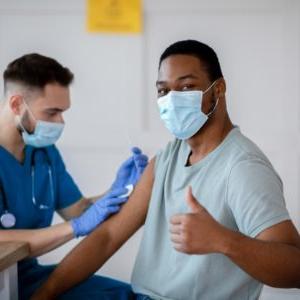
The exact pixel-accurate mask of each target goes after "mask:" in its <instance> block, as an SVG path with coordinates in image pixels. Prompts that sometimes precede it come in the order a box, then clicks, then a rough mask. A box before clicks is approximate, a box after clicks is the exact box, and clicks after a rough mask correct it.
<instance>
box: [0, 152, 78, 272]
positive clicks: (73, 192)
mask: <svg viewBox="0 0 300 300" xmlns="http://www.w3.org/2000/svg"><path fill="white" fill-rule="evenodd" d="M49 170H51V174H52V175H50V174H49ZM32 171H34V172H32ZM32 173H34V175H33V174H32ZM0 188H1V193H0V216H1V215H2V214H3V212H4V211H5V209H7V210H8V212H9V213H12V214H13V215H14V216H15V218H16V224H15V226H14V227H12V228H10V229H38V228H44V227H48V226H50V225H51V222H52V218H53V215H54V212H55V211H56V210H59V209H63V208H65V207H68V206H69V205H72V204H74V203H75V202H76V201H78V200H79V199H80V198H81V197H82V194H81V192H80V190H79V189H78V187H77V185H76V183H75V182H74V180H73V179H72V177H71V176H70V174H69V173H68V172H67V170H66V167H65V165H64V162H63V160H62V157H61V156H60V154H59V151H58V150H57V148H56V147H55V146H50V147H46V148H40V149H35V148H33V147H30V146H26V148H25V158H24V162H23V163H20V162H19V161H18V160H16V158H15V157H14V156H13V155H12V154H11V153H10V152H8V151H7V150H6V149H5V148H3V147H1V146H0ZM4 197H5V198H4ZM33 197H34V198H35V201H36V204H34V201H33ZM4 199H6V203H7V206H8V207H7V208H5V205H4V203H5V202H4ZM40 205H42V206H43V207H46V208H44V209H41V207H40ZM0 229H5V228H3V226H2V224H0ZM0 234H1V232H0ZM34 265H37V260H36V259H26V260H24V261H22V262H20V263H19V273H20V274H21V275H22V272H23V271H24V272H25V270H28V268H29V269H30V268H31V267H33V266H34Z"/></svg>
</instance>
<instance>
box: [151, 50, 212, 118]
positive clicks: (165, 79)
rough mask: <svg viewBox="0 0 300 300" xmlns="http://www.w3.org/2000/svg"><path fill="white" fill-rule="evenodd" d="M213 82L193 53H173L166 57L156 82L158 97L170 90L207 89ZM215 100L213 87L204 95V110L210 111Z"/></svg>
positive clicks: (205, 111)
mask: <svg viewBox="0 0 300 300" xmlns="http://www.w3.org/2000/svg"><path fill="white" fill-rule="evenodd" d="M211 84H212V82H211V80H209V77H208V74H207V72H206V70H205V67H204V66H203V65H202V64H201V62H200V60H199V59H198V58H197V57H194V56H191V55H171V56H169V57H167V58H166V59H164V60H163V61H162V63H161V66H160V69H159V72H158V79H157V82H156V86H157V93H158V97H162V96H164V95H166V94H168V92H169V91H190V90H198V91H199V90H200V91H205V90H206V89H207V88H208V87H209V86H210V85H211ZM213 102H214V97H213V88H212V89H210V90H209V91H208V92H207V93H206V94H205V95H204V96H203V102H202V111H203V112H204V113H208V112H209V111H210V110H211V107H212V104H213Z"/></svg>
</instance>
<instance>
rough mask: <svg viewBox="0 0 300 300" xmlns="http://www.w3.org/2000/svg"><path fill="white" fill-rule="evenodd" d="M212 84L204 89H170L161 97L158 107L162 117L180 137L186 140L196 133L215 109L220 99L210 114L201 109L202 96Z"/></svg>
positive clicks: (173, 132)
mask: <svg viewBox="0 0 300 300" xmlns="http://www.w3.org/2000/svg"><path fill="white" fill-rule="evenodd" d="M214 84H215V82H213V83H212V84H211V86H210V87H209V88H208V89H206V90H205V91H204V92H202V91H186V92H185V91H184V92H177V91H170V92H169V93H168V94H167V95H166V96H163V97H160V98H159V99H158V100H157V102H158V108H159V113H160V117H161V119H162V120H163V122H164V123H165V126H166V127H167V129H168V130H169V131H170V132H171V133H172V134H173V135H175V137H177V138H178V139H181V140H186V139H188V138H190V137H192V136H193V135H195V134H196V133H197V132H198V131H199V130H200V128H202V127H203V125H204V124H205V123H206V121H207V120H208V117H209V116H210V115H211V114H212V113H213V112H214V111H215V109H216V107H217V105H218V100H219V99H217V101H216V104H215V106H214V108H213V109H212V111H211V112H210V113H209V114H207V115H206V114H204V113H203V112H202V110H201V107H202V96H203V94H205V93H206V92H207V91H208V90H209V89H210V88H211V87H212V86H213V85H214Z"/></svg>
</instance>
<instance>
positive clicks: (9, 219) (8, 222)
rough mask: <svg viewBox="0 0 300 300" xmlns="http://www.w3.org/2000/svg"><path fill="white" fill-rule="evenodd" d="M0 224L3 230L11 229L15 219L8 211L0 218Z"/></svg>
mask: <svg viewBox="0 0 300 300" xmlns="http://www.w3.org/2000/svg"><path fill="white" fill-rule="evenodd" d="M0 221H1V224H2V226H3V227H4V228H12V227H14V226H15V225H16V217H15V216H14V215H13V214H11V213H9V212H8V211H6V212H4V214H3V215H2V216H1V217H0Z"/></svg>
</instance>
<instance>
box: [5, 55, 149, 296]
mask: <svg viewBox="0 0 300 300" xmlns="http://www.w3.org/2000/svg"><path fill="white" fill-rule="evenodd" d="M72 80H73V74H72V73H71V72H70V71H69V70H68V69H67V68H65V67H63V66H62V65H60V64H59V63H58V62H57V61H55V60H53V59H51V58H49V57H45V56H42V55H39V54H29V55H25V56H22V57H20V58H18V59H16V60H15V61H13V62H11V63H10V64H9V65H8V67H7V69H6V70H5V72H4V100H3V101H2V102H1V103H0V128H1V129H0V162H1V163H0V183H1V185H0V241H26V242H28V243H29V246H30V256H31V258H30V259H27V260H24V261H22V262H21V263H20V264H19V268H18V274H19V295H20V299H29V297H30V296H31V295H32V293H33V292H34V291H35V290H36V289H37V288H38V287H39V286H40V285H41V283H42V282H43V281H45V279H46V278H47V277H48V275H49V274H50V273H51V272H52V271H53V270H54V267H55V266H41V265H39V264H38V262H37V259H36V258H35V257H37V256H39V255H41V254H44V253H46V252H49V251H51V250H52V249H55V248H57V247H59V246H61V245H63V244H65V243H66V242H68V241H70V240H71V239H73V238H74V237H79V236H85V235H87V234H89V233H90V232H91V231H93V230H94V229H95V228H96V227H97V226H98V225H100V224H101V223H103V222H104V221H105V220H106V219H107V218H108V217H109V216H110V215H111V214H114V213H116V212H118V211H119V210H120V207H121V205H122V204H123V203H124V202H126V201H127V199H128V195H126V193H127V192H128V190H127V188H126V187H129V186H130V187H131V188H132V187H133V186H134V185H135V184H136V183H137V181H138V179H139V177H140V175H141V174H142V172H143V169H144V168H145V166H146V165H147V157H146V156H145V155H143V154H141V151H140V150H139V149H138V148H134V149H133V156H132V157H130V158H129V159H128V160H127V161H126V162H125V163H124V164H123V165H122V166H121V167H120V169H119V171H118V174H117V177H116V180H115V181H114V183H113V185H112V186H111V188H110V190H109V191H108V192H107V193H106V194H105V195H103V196H101V197H100V196H98V197H94V198H84V197H83V196H82V194H81V192H80V190H79V189H78V187H77V185H76V184H75V182H74V181H73V179H72V177H71V176H70V174H69V173H68V172H67V171H66V168H65V165H64V163H63V160H62V158H61V156H60V154H59V151H58V149H57V148H56V147H55V146H54V144H55V143H56V141H57V140H58V138H59V137H60V135H61V133H62V130H63V128H64V119H63V113H64V112H65V111H66V110H67V109H68V108H69V107H70V95H69V85H70V84H71V82H72ZM93 203H94V204H93ZM55 211H57V212H58V213H59V214H60V215H61V216H62V217H63V219H64V220H65V222H63V223H60V224H57V225H54V226H51V221H52V218H53V214H54V212H55ZM112 290H114V291H113V292H112ZM115 294H117V295H118V297H119V296H120V299H122V297H125V298H127V296H128V295H130V294H131V291H130V287H129V286H128V285H126V284H125V283H121V282H118V281H115V280H111V279H108V278H103V277H100V276H93V277H91V278H90V279H88V280H86V281H85V282H83V283H82V284H81V285H79V286H77V287H76V288H74V289H72V290H71V291H69V292H68V293H67V294H66V295H64V297H63V299H82V298H83V295H84V297H88V298H89V299H99V298H103V299H104V298H105V297H106V296H109V297H110V296H113V295H115Z"/></svg>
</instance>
